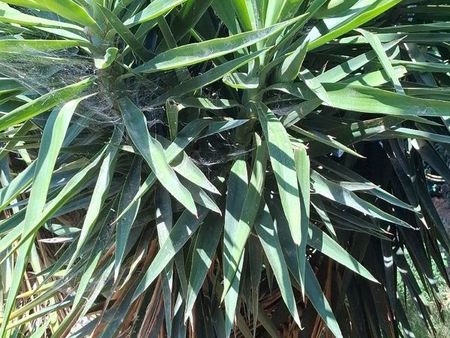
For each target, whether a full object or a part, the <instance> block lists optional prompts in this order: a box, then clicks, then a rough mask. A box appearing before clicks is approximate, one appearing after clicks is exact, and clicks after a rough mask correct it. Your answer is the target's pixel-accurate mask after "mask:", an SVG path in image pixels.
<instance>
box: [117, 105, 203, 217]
mask: <svg viewBox="0 0 450 338" xmlns="http://www.w3.org/2000/svg"><path fill="white" fill-rule="evenodd" d="M119 108H120V111H121V112H122V116H123V119H124V123H125V126H126V128H127V131H128V134H129V135H130V137H131V140H132V141H133V143H134V145H135V146H136V148H137V149H138V150H139V152H140V154H141V155H142V157H144V159H145V161H146V162H147V164H148V165H149V166H150V168H151V169H152V171H153V173H154V174H155V175H156V177H157V178H158V181H159V182H161V184H162V185H163V186H164V187H165V188H166V189H167V191H169V192H170V193H171V194H172V195H173V196H174V197H175V198H176V199H177V200H178V201H179V202H180V203H181V204H183V205H184V206H185V207H186V208H187V209H188V210H189V211H190V212H191V213H193V214H194V215H195V214H197V208H196V207H195V203H194V200H193V198H192V196H191V194H190V192H189V190H187V189H186V188H185V187H184V186H183V185H182V184H181V182H180V181H179V180H178V177H177V175H176V174H175V172H174V171H173V169H172V168H171V167H170V165H169V161H168V160H167V157H166V155H165V153H164V149H163V147H162V146H161V144H160V143H159V142H158V141H157V140H156V139H155V138H153V137H152V136H151V135H150V133H149V131H148V129H147V119H146V118H145V116H144V114H143V113H142V112H141V111H140V110H139V109H138V108H137V107H136V105H135V104H134V103H133V102H132V101H131V100H130V99H129V98H122V99H120V100H119Z"/></svg>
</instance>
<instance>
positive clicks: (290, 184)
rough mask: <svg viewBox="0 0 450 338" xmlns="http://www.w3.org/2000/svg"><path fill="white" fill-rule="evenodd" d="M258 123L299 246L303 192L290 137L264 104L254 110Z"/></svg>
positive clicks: (285, 211)
mask: <svg viewBox="0 0 450 338" xmlns="http://www.w3.org/2000/svg"><path fill="white" fill-rule="evenodd" d="M255 109H256V110H257V112H258V118H259V122H260V123H261V127H262V129H263V132H264V135H265V137H266V142H267V146H268V149H269V155H270V162H271V164H272V168H273V171H274V173H275V178H276V180H277V185H278V191H279V193H280V198H281V204H282V205H283V211H284V213H285V215H286V219H287V220H288V223H289V227H290V229H291V235H292V238H293V240H294V242H295V243H296V244H300V243H301V241H302V238H301V235H302V232H301V227H300V224H301V214H300V212H301V211H300V192H299V189H298V182H297V172H296V169H295V160H294V152H293V150H292V146H291V142H290V140H289V135H288V134H287V132H286V129H284V127H283V125H282V124H281V122H280V121H279V120H278V119H277V117H276V116H275V115H274V113H273V112H272V111H271V110H270V109H269V108H268V107H267V106H265V105H263V104H259V105H258V106H256V108H255Z"/></svg>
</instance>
